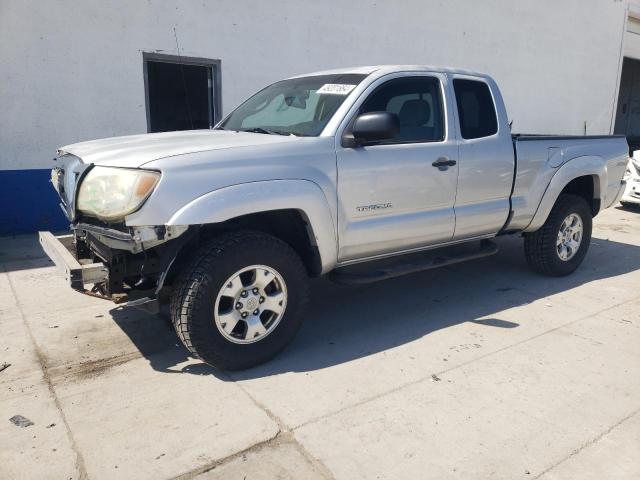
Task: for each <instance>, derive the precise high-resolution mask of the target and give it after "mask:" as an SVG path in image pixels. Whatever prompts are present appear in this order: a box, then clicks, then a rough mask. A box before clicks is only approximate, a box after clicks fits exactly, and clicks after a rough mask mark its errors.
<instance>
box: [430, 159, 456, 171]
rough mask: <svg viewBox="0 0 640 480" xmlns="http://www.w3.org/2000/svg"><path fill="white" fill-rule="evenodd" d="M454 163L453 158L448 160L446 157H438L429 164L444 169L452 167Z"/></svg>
mask: <svg viewBox="0 0 640 480" xmlns="http://www.w3.org/2000/svg"><path fill="white" fill-rule="evenodd" d="M455 164H456V161H455V160H450V159H449V158H447V157H440V158H439V159H438V160H436V161H435V162H433V163H432V164H431V165H433V166H434V167H438V170H441V171H442V170H446V169H447V168H449V167H453V166H454V165H455Z"/></svg>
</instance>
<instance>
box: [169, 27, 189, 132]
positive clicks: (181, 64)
mask: <svg viewBox="0 0 640 480" xmlns="http://www.w3.org/2000/svg"><path fill="white" fill-rule="evenodd" d="M173 36H174V38H175V39H176V48H177V49H178V58H179V59H180V60H182V55H180V44H179V43H178V32H176V27H175V26H174V27H173ZM180 73H181V74H182V88H183V90H184V99H185V103H186V107H187V115H188V116H189V125H190V126H191V130H193V117H192V116H191V106H190V102H189V92H188V91H187V80H186V79H185V78H184V64H183V63H180Z"/></svg>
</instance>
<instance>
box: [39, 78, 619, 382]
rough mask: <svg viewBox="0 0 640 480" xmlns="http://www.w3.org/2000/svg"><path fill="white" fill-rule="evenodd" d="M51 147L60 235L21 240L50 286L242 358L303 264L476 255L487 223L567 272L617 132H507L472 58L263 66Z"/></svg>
mask: <svg viewBox="0 0 640 480" xmlns="http://www.w3.org/2000/svg"><path fill="white" fill-rule="evenodd" d="M56 161H57V166H56V167H55V168H54V169H53V171H52V175H51V177H52V183H53V185H54V187H55V188H56V190H57V191H58V193H59V195H60V198H61V200H62V208H63V209H64V211H65V213H66V214H67V216H68V218H69V221H70V222H71V230H72V233H71V234H70V235H63V236H60V237H54V236H53V235H52V234H51V233H49V232H41V233H40V239H41V243H42V246H43V247H44V250H45V251H46V252H47V254H48V255H49V256H50V257H51V259H52V260H53V261H54V262H55V263H56V264H57V265H58V266H59V267H61V268H62V269H63V270H64V272H65V274H66V278H67V279H68V281H69V283H70V286H71V287H72V288H74V289H76V290H78V291H81V292H85V293H89V294H93V295H96V296H100V297H104V298H108V299H111V300H114V301H116V302H118V303H126V304H127V305H138V306H142V305H147V306H149V305H152V306H153V305H157V304H158V303H161V302H167V303H169V311H170V316H171V320H172V323H173V325H174V326H175V329H176V332H177V334H178V336H179V337H180V339H181V340H182V342H183V343H184V345H185V347H186V348H187V349H188V350H189V351H190V352H191V353H192V354H193V355H194V356H197V357H199V358H201V359H202V360H204V361H205V362H207V363H209V364H211V365H213V366H216V367H218V368H223V369H242V368H247V367H251V366H253V365H256V364H259V363H261V362H264V361H266V360H268V359H269V358H271V357H273V356H274V355H276V354H277V353H278V352H279V351H280V350H282V349H283V348H284V347H285V345H287V343H288V342H290V341H291V340H292V339H293V337H294V335H295V334H296V332H297V330H298V328H299V327H300V325H301V322H302V320H303V318H304V315H303V310H304V308H305V304H306V303H307V299H308V297H309V277H314V276H319V275H327V276H328V277H329V278H331V279H333V280H335V281H337V282H340V283H351V284H353V283H366V282H374V281H379V280H384V279H387V278H391V277H394V276H397V275H402V274H406V273H411V272H416V271H420V270H425V269H429V268H434V267H438V266H442V265H447V264H451V263H454V262H460V261H464V260H468V259H473V258H478V257H482V256H486V255H491V254H494V253H496V251H497V247H496V245H495V243H494V242H492V241H491V240H490V239H491V238H493V237H496V236H498V235H506V234H520V235H522V236H523V237H524V254H525V256H526V259H527V261H528V263H529V265H530V266H531V268H532V269H533V270H535V271H536V272H539V273H542V274H546V275H552V276H559V275H567V274H569V273H571V272H573V271H574V270H575V269H576V268H577V267H578V265H580V263H581V262H582V260H583V259H584V257H585V254H586V253H587V249H588V248H589V242H590V239H591V225H592V224H591V222H592V218H593V217H594V216H595V215H597V213H598V212H599V211H600V210H602V209H604V208H607V207H610V206H611V205H613V204H615V203H616V202H617V201H618V200H619V199H620V197H621V195H622V194H623V192H624V181H623V180H622V179H623V175H624V173H625V168H626V165H627V161H628V147H627V143H626V141H625V139H624V137H613V136H598V137H562V136H532V135H512V134H511V131H510V125H509V120H508V117H507V112H506V109H505V106H504V103H503V101H502V97H501V95H500V91H499V89H498V87H497V85H496V83H495V82H494V81H493V80H492V79H491V78H490V77H489V76H487V75H484V74H480V73H474V72H469V71H462V70H453V69H446V68H433V67H424V66H377V67H359V68H345V69H340V70H333V71H326V72H318V73H313V74H308V75H303V76H299V77H294V78H290V79H288V80H283V81H280V82H277V83H274V84H273V85H270V86H268V87H266V88H265V89H263V90H261V91H260V92H258V93H257V94H255V95H254V96H252V97H251V98H249V99H248V100H247V101H246V102H244V103H243V104H242V105H240V106H239V107H238V108H237V109H236V110H234V111H233V112H232V113H231V114H229V115H228V116H227V117H226V118H225V119H223V120H222V121H221V122H220V123H219V124H218V125H217V126H216V127H215V128H214V129H212V130H198V131H186V132H167V133H158V134H147V135H134V136H128V137H119V138H109V139H105V140H95V141H89V142H83V143H78V144H75V145H69V146H66V147H62V148H60V150H59V151H58V157H57V159H56ZM397 321H398V322H401V321H402V319H401V318H398V320H397Z"/></svg>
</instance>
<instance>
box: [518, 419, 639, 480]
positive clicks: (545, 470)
mask: <svg viewBox="0 0 640 480" xmlns="http://www.w3.org/2000/svg"><path fill="white" fill-rule="evenodd" d="M638 413H640V408H638V409H636V410H634V411H633V412H631V413H630V414H629V415H627V416H625V417H624V418H622V419H621V420H619V421H618V422H616V423H614V424H613V425H611V426H610V427H609V428H607V429H606V430H604V431H603V432H601V433H600V434H598V435H597V436H595V437H593V438H592V439H591V440H589V441H587V442H585V443H583V444H582V445H580V446H579V447H578V448H576V449H574V450H572V451H571V452H570V453H569V455H567V456H566V457H564V458H563V459H562V460H559V461H558V462H556V463H554V464H553V465H551V466H549V467H548V468H546V469H544V470H543V471H542V472H540V473H539V474H538V475H536V476H535V477H533V478H532V479H531V480H536V479H538V478H540V477H542V476H543V475H545V474H546V473H548V472H550V471H551V470H553V469H554V468H556V467H558V466H559V465H562V464H563V463H564V462H566V461H567V460H569V459H570V458H571V457H574V456H576V455H577V454H579V453H580V452H581V451H583V450H584V449H585V448H587V447H590V446H592V445H595V444H596V443H598V442H599V441H600V440H601V439H602V438H603V437H605V436H606V435H608V434H609V433H611V432H612V431H613V430H615V429H616V428H618V427H619V426H620V425H622V424H623V423H624V422H626V421H628V420H630V419H632V418H633V417H634V416H636V415H637V414H638Z"/></svg>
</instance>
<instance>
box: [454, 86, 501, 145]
mask: <svg viewBox="0 0 640 480" xmlns="http://www.w3.org/2000/svg"><path fill="white" fill-rule="evenodd" d="M453 90H454V91H455V94H456V105H457V108H458V119H459V122H460V133H461V135H462V138H464V139H465V140H471V139H474V138H482V137H490V136H491V135H495V134H496V133H498V118H497V115H496V107H495V104H494V102H493V96H492V95H491V90H490V89H489V86H488V85H487V84H486V83H484V82H482V81H479V80H468V79H461V78H456V79H454V80H453Z"/></svg>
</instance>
